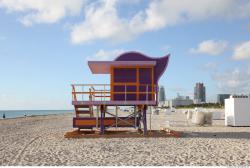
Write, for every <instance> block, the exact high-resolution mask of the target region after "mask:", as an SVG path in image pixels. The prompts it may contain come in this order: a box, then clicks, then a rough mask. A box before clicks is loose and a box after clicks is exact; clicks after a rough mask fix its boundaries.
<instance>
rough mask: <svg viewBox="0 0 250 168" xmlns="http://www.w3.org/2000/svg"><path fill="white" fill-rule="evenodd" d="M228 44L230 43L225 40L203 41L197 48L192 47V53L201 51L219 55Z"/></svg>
mask: <svg viewBox="0 0 250 168" xmlns="http://www.w3.org/2000/svg"><path fill="white" fill-rule="evenodd" d="M227 46H228V43H227V42H226V41H223V40H207V41H203V42H201V43H200V44H199V45H198V47H197V48H191V49H190V52H191V53H201V54H208V55H219V54H221V53H223V52H224V51H225V50H226V48H227Z"/></svg>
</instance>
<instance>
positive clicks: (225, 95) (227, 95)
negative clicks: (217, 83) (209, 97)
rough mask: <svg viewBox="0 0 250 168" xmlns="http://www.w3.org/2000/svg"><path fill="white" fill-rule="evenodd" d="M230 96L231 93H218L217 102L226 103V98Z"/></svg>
mask: <svg viewBox="0 0 250 168" xmlns="http://www.w3.org/2000/svg"><path fill="white" fill-rule="evenodd" d="M229 97H230V94H218V95H217V103H219V104H224V103H225V102H224V100H225V99H228V98H229Z"/></svg>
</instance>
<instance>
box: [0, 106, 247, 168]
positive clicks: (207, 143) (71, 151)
mask: <svg viewBox="0 0 250 168" xmlns="http://www.w3.org/2000/svg"><path fill="white" fill-rule="evenodd" d="M148 119H149V116H148ZM167 120H168V121H170V122H169V124H170V127H171V128H172V129H174V130H178V131H183V137H181V138H173V137H169V138H110V139H105V138H99V139H96V138H95V139H93V138H92V139H66V138H64V133H65V132H67V131H70V130H73V129H72V114H62V115H48V116H37V117H26V118H17V119H5V120H0V139H1V141H0V165H1V166H5V165H33V166H36V165H187V166H188V165H197V166H198V165H207V166H212V165H223V166H239V165H241V166H247V165H248V166H249V165H250V127H225V126H224V120H214V121H213V125H212V126H205V127H199V126H194V125H191V124H190V123H189V124H188V123H187V122H186V116H185V115H184V114H183V113H182V112H181V111H177V112H175V113H172V114H171V115H165V114H160V115H152V124H151V128H152V129H160V127H164V126H166V121H167ZM149 127H150V124H149V122H148V128H149Z"/></svg>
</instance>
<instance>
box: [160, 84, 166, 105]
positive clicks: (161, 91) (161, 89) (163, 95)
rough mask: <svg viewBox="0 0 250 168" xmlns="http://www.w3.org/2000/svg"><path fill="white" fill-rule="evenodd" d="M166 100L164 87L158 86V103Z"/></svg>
mask: <svg viewBox="0 0 250 168" xmlns="http://www.w3.org/2000/svg"><path fill="white" fill-rule="evenodd" d="M165 100H166V95H165V89H164V86H160V89H159V102H164V101H165Z"/></svg>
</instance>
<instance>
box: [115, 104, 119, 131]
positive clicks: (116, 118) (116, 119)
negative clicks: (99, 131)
mask: <svg viewBox="0 0 250 168" xmlns="http://www.w3.org/2000/svg"><path fill="white" fill-rule="evenodd" d="M117 124H118V106H115V127H116V129H117Z"/></svg>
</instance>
